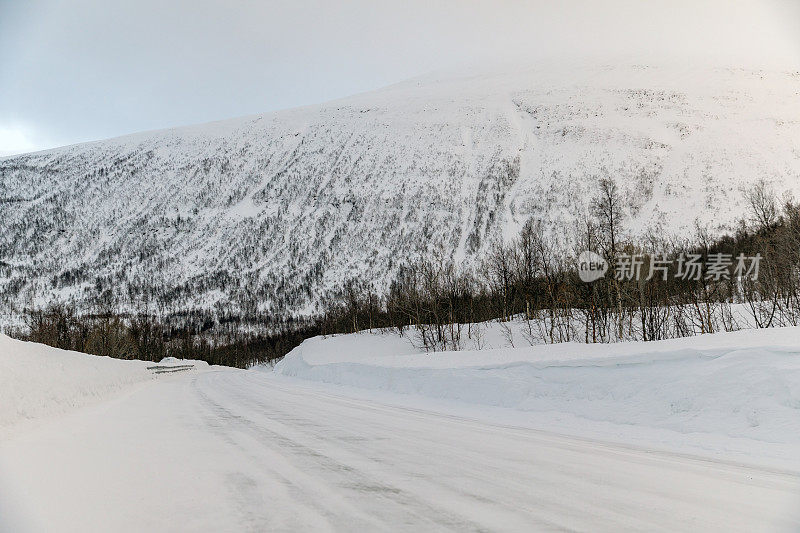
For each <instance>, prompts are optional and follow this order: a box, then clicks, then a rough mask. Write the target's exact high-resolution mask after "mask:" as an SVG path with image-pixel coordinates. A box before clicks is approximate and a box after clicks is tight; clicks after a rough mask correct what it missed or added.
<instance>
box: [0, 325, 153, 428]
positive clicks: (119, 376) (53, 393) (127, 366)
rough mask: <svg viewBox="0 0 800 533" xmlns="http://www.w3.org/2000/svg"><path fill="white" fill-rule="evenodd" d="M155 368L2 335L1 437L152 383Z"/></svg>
mask: <svg viewBox="0 0 800 533" xmlns="http://www.w3.org/2000/svg"><path fill="white" fill-rule="evenodd" d="M152 364H153V363H146V362H144V361H122V360H119V359H111V358H109V357H97V356H94V355H87V354H84V353H79V352H71V351H67V350H59V349H58V348H52V347H50V346H45V345H43V344H36V343H32V342H22V341H18V340H14V339H11V338H10V337H7V336H6V335H2V334H0V432H2V431H3V430H4V429H7V428H8V427H10V426H12V425H14V424H16V423H19V422H21V421H23V420H30V419H37V418H41V417H45V416H51V415H56V414H61V413H65V412H67V411H69V410H71V409H73V408H76V407H79V406H83V405H86V404H89V403H93V402H95V401H97V400H100V399H102V398H105V397H108V396H109V395H111V394H113V393H114V392H117V391H120V390H122V389H123V388H125V387H128V386H130V385H133V384H134V383H138V382H141V381H145V380H148V379H152V377H153V374H152V373H151V372H150V371H148V370H147V366H149V365H152Z"/></svg>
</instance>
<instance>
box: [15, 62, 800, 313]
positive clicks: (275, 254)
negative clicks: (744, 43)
mask: <svg viewBox="0 0 800 533" xmlns="http://www.w3.org/2000/svg"><path fill="white" fill-rule="evenodd" d="M798 94H800V73H775V72H754V71H746V70H735V69H733V70H729V69H694V70H689V69H677V68H650V67H593V68H581V69H576V68H566V67H565V68H548V69H542V68H539V69H530V70H522V71H519V72H515V73H513V74H508V73H486V74H482V75H480V76H477V75H474V76H460V77H459V76H449V77H448V76H433V75H431V76H426V77H423V78H420V79H415V80H412V81H408V82H405V83H401V84H398V85H395V86H391V87H388V88H385V89H382V90H379V91H376V92H372V93H368V94H363V95H358V96H354V97H351V98H347V99H344V100H339V101H334V102H330V103H326V104H322V105H317V106H310V107H304V108H300V109H293V110H288V111H281V112H274V113H269V114H264V115H259V116H253V117H246V118H240V119H234V120H229V121H225V122H219V123H213V124H206V125H201V126H195V127H187V128H180V129H173V130H165V131H158V132H147V133H141V134H136V135H131V136H127V137H121V138H118V139H111V140H107V141H100V142H95V143H89V144H83V145H77V146H69V147H65V148H60V149H56V150H50V151H46V152H40V153H34V154H28V155H22V156H16V157H10V158H5V159H2V160H0V216H2V220H3V223H2V224H0V261H2V262H1V263H0V294H4V295H6V297H7V298H8V299H9V300H10V301H11V302H15V303H17V304H21V303H23V302H26V301H28V299H29V298H33V301H34V302H39V303H44V302H47V301H49V300H50V299H51V298H52V297H54V296H55V297H57V298H59V299H69V298H73V299H75V300H76V301H77V302H86V301H88V300H90V299H93V298H94V297H96V296H98V295H101V294H103V293H106V295H109V292H111V293H115V294H116V295H117V296H119V295H123V296H124V298H126V299H127V298H128V297H130V296H132V298H133V299H134V300H136V299H138V298H139V297H140V295H141V294H142V292H147V287H155V288H157V289H158V290H157V291H155V292H157V293H158V294H159V299H160V301H159V302H154V303H153V305H162V306H165V307H166V308H170V307H195V306H200V307H204V308H214V306H218V307H222V308H224V307H227V306H230V307H232V308H238V307H245V308H247V307H248V305H251V304H252V302H259V305H262V306H271V307H273V308H275V309H283V308H289V309H293V310H308V309H310V307H309V306H310V305H313V303H314V300H315V296H316V295H318V294H319V293H320V292H322V291H324V290H327V289H335V288H338V287H340V285H341V282H342V280H343V279H345V278H348V277H359V278H360V279H364V280H367V281H374V282H376V283H377V284H378V285H385V284H387V283H388V281H389V280H390V279H391V274H392V273H393V271H394V270H395V269H396V268H397V267H398V265H399V264H400V263H402V262H403V261H405V260H408V259H409V258H412V257H414V256H415V255H416V254H420V253H424V254H428V253H431V252H432V251H434V250H438V249H441V250H444V252H445V253H446V254H453V256H454V258H455V259H457V260H465V261H467V262H469V261H471V260H472V259H473V258H475V257H477V256H480V255H481V253H482V252H484V251H485V250H486V249H487V247H488V246H489V245H490V244H491V243H492V242H493V241H495V240H497V239H499V238H502V237H504V236H505V237H513V236H514V235H515V234H516V233H517V231H518V230H519V228H520V227H521V226H522V225H523V224H524V223H525V222H526V221H527V220H528V219H530V218H538V219H542V220H544V221H545V223H546V224H547V225H548V226H549V227H550V228H552V229H553V230H554V233H555V234H556V235H558V236H562V237H563V236H564V235H565V234H566V233H568V232H569V231H570V228H571V226H572V222H573V221H574V220H575V219H576V218H577V217H580V216H581V214H582V213H584V211H585V207H586V204H587V202H588V200H589V199H590V198H591V196H592V195H593V194H594V190H595V186H596V181H597V178H598V177H600V176H611V177H614V178H616V179H617V181H618V183H619V184H620V186H621V188H622V190H623V192H624V194H625V195H626V198H627V203H628V206H629V210H630V215H631V218H630V220H629V222H628V227H629V228H630V229H631V230H632V231H634V232H643V231H645V230H646V229H647V228H652V227H657V228H660V230H661V233H662V234H663V233H676V234H685V233H686V229H687V228H691V227H692V226H693V225H694V223H695V220H696V219H699V221H700V222H701V223H703V224H706V225H709V226H710V228H711V229H712V230H713V231H719V230H722V229H724V228H726V227H730V225H731V224H732V223H733V221H734V220H735V219H736V218H737V217H739V216H741V211H740V210H738V209H737V206H739V205H740V203H741V192H740V189H741V187H742V186H745V185H747V184H748V183H752V182H755V181H756V180H759V179H766V180H768V181H770V182H772V183H773V184H774V188H775V189H776V190H777V191H778V192H781V191H783V190H786V189H790V190H794V191H795V192H800V180H798V176H800V98H798Z"/></svg>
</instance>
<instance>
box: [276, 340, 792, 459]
mask: <svg viewBox="0 0 800 533" xmlns="http://www.w3.org/2000/svg"><path fill="white" fill-rule="evenodd" d="M275 372H276V373H278V374H282V375H285V376H294V377H297V378H302V379H307V380H314V381H320V382H326V383H334V384H339V385H348V386H354V387H360V388H365V389H371V390H382V391H390V392H396V393H403V394H415V395H422V396H426V397H433V398H439V399H446V400H458V401H461V402H468V403H471V404H479V405H484V406H496V407H506V408H513V409H516V410H521V411H525V412H529V413H530V412H539V413H550V414H552V413H562V414H567V415H568V416H573V415H574V416H575V417H579V418H580V419H582V420H587V421H594V422H602V423H612V424H617V425H628V426H630V425H633V426H638V427H648V428H658V429H659V430H671V431H675V432H679V433H682V434H690V433H706V434H710V433H713V434H715V435H717V436H726V437H734V438H747V439H755V440H758V441H762V442H770V443H778V444H781V445H787V444H789V445H792V446H795V445H796V446H797V449H798V450H800V328H776V329H769V330H748V331H739V332H734V333H722V334H715V335H704V336H700V337H691V338H684V339H673V340H668V341H659V342H650V343H642V342H630V343H617V344H610V345H609V344H605V345H587V344H573V343H565V344H557V345H547V346H532V347H525V348H503V349H493V350H483V351H461V352H439V353H431V354H424V353H418V350H416V349H415V348H414V347H413V346H412V345H411V344H409V343H407V342H406V341H405V340H403V339H400V338H399V337H397V336H396V335H388V334H384V335H378V334H368V333H364V334H357V335H344V336H336V337H329V338H314V339H309V340H308V341H306V342H304V343H303V344H302V345H300V346H299V347H297V348H296V349H295V350H293V351H292V352H291V353H290V354H288V355H287V356H286V357H285V358H284V359H283V361H281V362H280V363H278V364H277V365H276V367H275Z"/></svg>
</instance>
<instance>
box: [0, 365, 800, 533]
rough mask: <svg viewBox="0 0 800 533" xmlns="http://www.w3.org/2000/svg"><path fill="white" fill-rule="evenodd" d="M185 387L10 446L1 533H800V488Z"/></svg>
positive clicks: (691, 463)
mask: <svg viewBox="0 0 800 533" xmlns="http://www.w3.org/2000/svg"><path fill="white" fill-rule="evenodd" d="M332 390H333V389H331V388H323V387H321V386H317V385H313V384H299V383H297V382H295V381H292V380H288V379H285V378H280V377H277V376H273V375H270V374H267V373H263V372H244V371H234V370H223V371H212V372H208V373H199V374H184V375H175V376H170V377H168V378H164V379H159V380H156V381H153V382H148V383H144V384H141V385H138V386H136V388H135V389H133V390H132V392H129V393H126V394H125V395H123V396H118V397H117V398H115V399H113V400H111V401H107V402H104V403H102V404H99V405H95V406H92V407H88V408H84V409H82V410H80V411H77V412H74V413H72V414H69V415H65V416H63V417H61V418H60V419H59V420H56V421H49V422H44V423H42V424H40V425H39V427H37V428H33V429H29V430H26V431H24V432H19V433H18V434H16V435H14V436H13V438H10V439H7V440H6V441H4V442H2V443H0V530H3V531H6V530H13V531H54V532H60V531H80V532H85V531H273V530H277V531H380V530H393V531H394V530H405V531H438V530H445V531H447V530H453V531H476V530H482V531H487V530H488V531H550V530H558V531H560V530H567V531H787V532H788V531H797V530H799V529H800V477H798V475H797V474H796V473H791V472H786V471H780V470H764V469H759V468H754V467H748V466H744V465H739V464H735V463H730V462H717V461H714V460H709V459H701V458H697V457H692V456H687V455H678V454H670V453H665V452H660V451H653V450H646V449H642V448H634V447H625V446H619V445H612V444H606V443H602V442H596V441H591V440H585V439H575V438H569V437H564V436H559V435H556V434H549V433H545V432H541V431H534V430H530V429H522V428H514V427H507V426H503V425H493V424H491V423H486V422H480V421H476V420H470V419H466V418H460V417H458V416H453V415H452V414H443V413H437V412H432V411H426V410H420V409H411V408H408V407H401V406H399V405H389V404H386V403H381V402H375V401H367V400H364V399H358V398H356V397H350V396H346V395H344V394H346V392H342V393H338V392H332Z"/></svg>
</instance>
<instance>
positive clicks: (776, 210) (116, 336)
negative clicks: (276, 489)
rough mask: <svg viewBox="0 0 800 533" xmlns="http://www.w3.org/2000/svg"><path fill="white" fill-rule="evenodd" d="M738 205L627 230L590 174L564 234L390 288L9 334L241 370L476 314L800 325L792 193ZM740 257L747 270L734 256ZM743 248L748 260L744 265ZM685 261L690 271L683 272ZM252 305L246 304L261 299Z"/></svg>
mask: <svg viewBox="0 0 800 533" xmlns="http://www.w3.org/2000/svg"><path fill="white" fill-rule="evenodd" d="M743 199H744V200H745V203H746V205H747V213H745V214H743V216H742V219H741V222H740V223H739V226H738V228H737V230H736V231H735V232H733V233H732V234H730V235H725V236H722V237H718V238H712V237H710V236H709V232H707V231H705V230H704V229H703V228H702V227H699V226H698V227H697V228H696V230H695V235H694V236H693V237H692V238H683V239H682V240H677V239H665V238H664V237H663V236H660V235H658V234H655V233H651V234H648V235H646V236H645V237H644V238H639V239H636V240H634V239H631V238H629V237H627V235H628V234H627V233H626V228H625V224H626V214H625V205H624V201H623V196H622V194H621V193H620V190H619V188H618V186H617V184H616V183H615V182H614V180H612V179H609V178H604V179H600V180H599V181H598V186H597V193H596V196H595V198H594V199H593V201H592V202H591V207H590V210H589V212H588V213H587V214H586V216H585V218H584V219H582V220H580V221H579V222H577V223H576V225H575V227H574V228H571V232H572V234H571V235H570V238H569V239H568V242H570V243H571V245H570V246H569V247H567V246H564V245H563V242H564V240H563V239H562V240H559V239H558V238H556V236H554V235H553V234H552V232H549V231H548V230H546V228H545V227H544V226H543V225H542V224H541V223H540V222H538V221H536V220H531V221H529V222H528V223H527V224H525V225H524V227H523V228H522V230H521V232H520V234H519V235H518V237H517V238H516V239H514V240H512V241H510V242H502V243H497V245H496V246H495V247H494V248H493V249H492V250H491V252H490V253H489V254H488V255H487V256H486V257H484V258H483V261H482V262H481V264H480V265H479V266H477V267H474V268H465V267H463V266H461V265H459V264H457V263H456V262H455V261H454V260H453V258H452V254H447V253H441V254H438V256H435V257H428V258H422V259H419V260H416V261H412V262H408V263H407V264H404V265H403V266H401V267H400V268H399V269H398V270H397V274H396V276H395V278H394V280H392V282H391V283H390V284H389V286H388V289H386V290H378V289H375V288H374V287H373V286H372V285H371V284H367V283H364V282H362V281H361V280H357V279H354V280H349V281H347V282H345V283H344V284H343V285H342V287H341V289H340V290H338V291H337V292H335V293H328V294H324V295H321V296H320V300H321V304H322V306H321V309H322V310H321V311H320V312H319V313H318V314H316V315H314V316H311V317H300V318H298V317H284V316H272V315H266V314H265V315H261V316H259V317H258V319H257V320H252V318H251V319H250V320H243V319H242V317H239V316H235V315H231V316H223V315H220V314H219V313H213V312H209V311H197V312H186V313H182V314H178V315H176V314H171V315H165V314H154V313H150V312H148V310H147V309H146V308H145V309H143V310H142V311H141V312H139V313H133V314H128V315H124V316H123V315H119V314H115V313H113V312H112V311H110V310H109V309H113V306H110V305H109V306H108V307H107V310H106V311H102V312H101V311H98V312H95V313H91V314H86V313H83V314H78V313H76V312H75V311H74V310H71V309H69V308H68V307H65V306H63V305H61V306H60V305H55V306H50V307H48V308H47V309H43V310H28V311H27V312H26V316H27V321H28V324H27V328H26V329H25V331H21V332H18V336H21V337H24V338H26V339H28V340H32V341H36V342H42V343H45V344H49V345H52V346H56V347H59V348H64V349H71V350H77V351H82V352H86V353H92V354H96V355H107V356H111V357H120V358H130V359H143V360H148V361H158V360H160V359H161V358H163V357H167V356H172V357H177V358H184V359H186V358H191V359H201V360H205V361H207V362H209V363H211V364H222V365H228V366H236V367H248V366H251V365H253V364H258V363H271V362H274V361H276V360H277V359H279V358H281V357H282V356H283V355H285V354H286V353H288V352H289V351H290V350H291V349H292V348H294V347H295V346H297V345H299V344H300V343H301V342H302V341H303V340H304V339H306V338H309V337H311V336H315V335H330V334H338V333H354V332H358V331H362V330H367V329H392V330H395V331H396V332H397V333H399V334H400V335H411V336H413V339H414V340H415V342H417V343H418V344H419V345H420V346H421V347H424V348H425V349H426V350H428V351H442V350H456V349H460V348H463V347H464V346H465V345H466V341H470V342H471V345H472V346H477V347H480V346H481V335H482V325H481V324H485V323H487V322H490V321H494V322H496V323H497V324H499V327H500V328H501V329H504V328H508V331H509V336H510V335H511V333H510V328H511V324H512V323H514V324H517V325H519V324H521V325H522V329H523V331H524V337H525V340H526V341H527V342H528V343H530V344H541V343H557V342H566V341H573V342H586V343H598V342H617V341H622V340H643V341H651V340H660V339H666V338H675V337H684V336H689V335H695V334H700V333H714V332H717V331H731V330H735V329H740V328H744V327H759V328H762V327H773V326H784V325H798V324H800V204H798V203H797V202H796V201H795V200H794V199H793V198H791V197H790V196H787V195H784V197H782V198H779V197H778V195H777V194H776V193H775V192H774V191H773V190H771V189H770V186H769V184H768V183H767V182H764V181H761V182H759V183H757V184H756V185H754V186H753V187H751V188H750V189H748V190H746V191H743ZM587 250H588V251H593V252H594V253H596V254H597V255H598V256H599V257H601V258H603V260H604V261H605V262H606V264H607V265H608V266H609V271H608V272H607V273H606V275H605V276H604V277H601V278H600V279H597V280H595V281H592V282H584V281H582V280H581V279H580V277H579V275H578V270H577V261H578V256H579V255H580V254H581V252H583V251H587ZM745 257H746V258H748V260H749V263H748V264H746V265H745V266H747V270H744V269H742V268H741V267H742V260H741V258H745ZM752 258H759V261H757V265H756V266H757V272H753V266H754V265H753V262H754V260H753V259H752ZM689 269H694V270H693V271H692V272H691V274H692V275H689V276H687V275H686V274H687V271H688V270H689ZM256 303H257V302H254V303H253V306H252V307H253V308H254V309H255V308H257V305H256Z"/></svg>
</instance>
